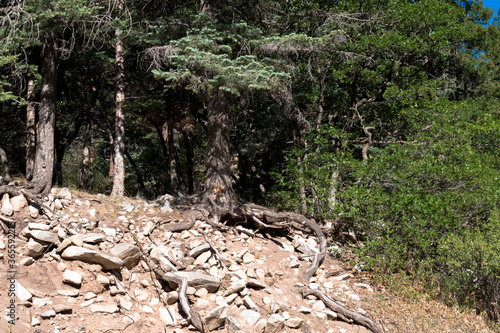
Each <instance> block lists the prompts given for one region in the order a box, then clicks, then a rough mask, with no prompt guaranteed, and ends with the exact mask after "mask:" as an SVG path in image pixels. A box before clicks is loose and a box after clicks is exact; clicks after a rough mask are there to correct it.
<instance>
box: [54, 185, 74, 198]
mask: <svg viewBox="0 0 500 333" xmlns="http://www.w3.org/2000/svg"><path fill="white" fill-rule="evenodd" d="M57 196H58V197H59V198H61V199H66V200H71V192H70V190H69V188H67V187H63V188H62V189H61V190H60V191H59V193H58V194H57Z"/></svg>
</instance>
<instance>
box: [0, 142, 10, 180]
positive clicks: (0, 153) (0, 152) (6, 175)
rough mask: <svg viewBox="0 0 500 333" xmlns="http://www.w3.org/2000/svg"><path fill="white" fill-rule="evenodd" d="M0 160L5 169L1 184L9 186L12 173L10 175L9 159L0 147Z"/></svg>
mask: <svg viewBox="0 0 500 333" xmlns="http://www.w3.org/2000/svg"><path fill="white" fill-rule="evenodd" d="M0 159H1V160H2V167H3V182H2V181H0V184H2V183H5V184H8V183H9V182H10V173H9V161H8V159H7V154H6V153H5V150H3V148H2V147H0Z"/></svg>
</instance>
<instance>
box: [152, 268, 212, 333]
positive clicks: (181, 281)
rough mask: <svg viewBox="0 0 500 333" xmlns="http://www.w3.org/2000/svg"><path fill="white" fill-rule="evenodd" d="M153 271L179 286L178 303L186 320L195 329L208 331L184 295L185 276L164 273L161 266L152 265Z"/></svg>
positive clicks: (205, 332) (186, 284)
mask: <svg viewBox="0 0 500 333" xmlns="http://www.w3.org/2000/svg"><path fill="white" fill-rule="evenodd" d="M153 271H154V272H155V273H156V274H157V275H158V276H159V277H161V279H162V280H164V281H166V282H173V283H175V284H177V286H178V287H179V291H178V293H179V303H180V305H181V308H182V311H184V313H185V314H186V315H187V320H188V321H189V322H190V323H191V324H193V326H194V327H196V329H197V330H198V331H200V332H202V333H208V332H209V331H208V329H207V327H206V325H205V323H204V322H203V319H202V318H201V316H200V314H199V313H198V312H197V311H195V310H193V308H191V306H190V305H189V300H188V298H187V296H186V291H187V287H188V281H187V279H186V278H183V277H180V276H179V275H177V274H175V273H172V272H167V273H165V272H164V271H163V270H161V268H159V267H153Z"/></svg>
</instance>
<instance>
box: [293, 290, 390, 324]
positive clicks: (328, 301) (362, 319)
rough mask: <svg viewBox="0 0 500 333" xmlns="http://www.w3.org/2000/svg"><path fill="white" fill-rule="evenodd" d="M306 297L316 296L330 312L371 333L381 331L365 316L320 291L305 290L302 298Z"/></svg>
mask: <svg viewBox="0 0 500 333" xmlns="http://www.w3.org/2000/svg"><path fill="white" fill-rule="evenodd" d="M308 295H313V296H316V298H318V299H320V300H322V301H323V303H325V305H326V306H327V307H328V308H330V309H331V310H332V311H335V312H337V313H338V314H339V315H342V316H343V317H345V318H347V319H350V320H352V321H353V322H355V323H357V324H360V325H363V326H364V327H366V328H368V329H370V330H371V331H372V332H374V333H382V330H381V329H380V328H379V327H378V326H377V325H375V323H374V322H373V320H371V319H370V318H368V317H367V316H364V315H362V314H361V313H359V312H356V311H352V310H349V309H346V308H345V307H343V306H342V305H340V304H338V303H337V302H335V301H334V300H333V298H331V297H330V296H328V295H326V294H325V293H322V292H321V291H319V290H316V289H307V290H303V291H302V296H303V297H305V296H308Z"/></svg>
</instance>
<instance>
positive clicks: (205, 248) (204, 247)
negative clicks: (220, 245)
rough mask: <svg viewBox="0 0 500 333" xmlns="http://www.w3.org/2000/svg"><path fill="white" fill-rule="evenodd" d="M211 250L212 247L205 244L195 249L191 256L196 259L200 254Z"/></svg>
mask: <svg viewBox="0 0 500 333" xmlns="http://www.w3.org/2000/svg"><path fill="white" fill-rule="evenodd" d="M209 250H210V245H209V244H207V243H205V244H203V245H200V246H197V247H195V248H193V249H192V250H191V251H189V256H190V257H192V258H196V257H198V256H199V255H200V254H202V253H203V252H206V251H209Z"/></svg>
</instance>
